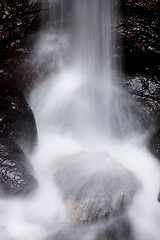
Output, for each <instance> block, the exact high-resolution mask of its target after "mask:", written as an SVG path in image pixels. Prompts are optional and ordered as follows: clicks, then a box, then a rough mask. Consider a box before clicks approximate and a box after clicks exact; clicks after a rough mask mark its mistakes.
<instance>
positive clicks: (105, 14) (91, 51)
mask: <svg viewBox="0 0 160 240" xmlns="http://www.w3.org/2000/svg"><path fill="white" fill-rule="evenodd" d="M53 2H55V3H56V2H57V1H56V0H55V1H53ZM59 4H60V9H59V10H57V11H60V19H61V21H60V22H65V21H66V18H65V15H64V14H63V13H61V11H62V10H63V9H65V8H67V9H69V11H70V17H71V20H70V22H69V23H68V24H67V23H66V22H65V26H63V25H61V24H59V27H57V24H58V23H57V22H58V20H57V19H58V14H57V16H56V18H54V16H55V8H52V9H51V11H50V13H49V14H50V18H51V19H52V15H53V19H54V23H55V22H56V23H55V25H54V26H53V27H51V26H49V27H48V29H47V28H45V30H44V31H42V32H41V34H40V36H39V39H38V40H37V43H36V46H35V56H34V59H33V61H32V64H35V65H36V66H38V67H39V71H40V74H42V76H43V81H42V82H41V84H38V86H37V87H36V88H35V89H34V90H33V91H32V93H31V97H30V104H31V106H32V109H33V111H34V114H35V118H36V122H37V128H38V136H39V140H38V145H37V147H36V150H35V152H34V154H33V155H32V156H31V163H32V165H33V168H34V170H35V178H36V179H37V181H38V184H39V186H38V188H37V189H36V190H35V192H34V193H32V194H31V195H30V196H28V197H26V198H24V197H16V198H11V199H7V200H6V199H5V200H0V212H1V214H0V218H1V221H0V222H1V223H2V224H1V225H0V228H1V231H0V237H1V239H3V240H11V239H12V240H29V239H34V240H52V239H54V240H58V239H59V240H62V239H63V240H75V239H76V240H82V239H83V240H96V239H100V240H101V239H111V240H114V239H116V240H120V239H122V238H123V239H126V240H127V239H128V240H130V239H131V238H130V237H132V239H134V240H150V239H151V238H152V239H154V240H159V238H160V230H159V224H160V207H159V205H158V202H157V200H156V198H157V195H158V191H159V187H160V184H159V183H160V169H159V164H158V162H157V160H156V159H155V158H154V157H153V156H152V155H151V154H150V152H149V150H147V148H146V146H145V141H144V136H143V135H142V134H141V132H139V127H137V126H139V125H140V124H137V123H135V122H136V119H137V116H135V115H134V114H133V112H132V111H131V107H132V104H133V105H134V103H133V102H132V101H130V98H129V97H128V94H126V93H125V91H124V90H122V88H121V87H120V83H119V82H120V81H122V80H123V73H122V72H121V71H120V67H119V66H120V65H121V63H117V49H116V42H117V39H116V37H115V32H114V29H113V28H114V27H115V24H116V7H115V5H114V4H113V2H112V1H108V0H73V1H71V0H70V1H69V2H68V3H67V1H64V2H63V1H62V3H59ZM63 4H64V5H63ZM51 22H52V21H51ZM105 204H108V205H109V207H108V208H106V205H105ZM125 204H127V205H126V207H125V206H124V205H125ZM108 205H107V206H108ZM86 209H87V213H86V211H85V210H86ZM121 209H122V211H121ZM112 211H113V214H111V217H108V215H110V212H111V213H112ZM98 218H100V220H99V219H98ZM126 222H127V223H126ZM123 224H124V227H123ZM126 226H127V227H126ZM128 234H129V237H128V238H127V236H128Z"/></svg>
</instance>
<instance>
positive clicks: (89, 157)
mask: <svg viewBox="0 0 160 240" xmlns="http://www.w3.org/2000/svg"><path fill="white" fill-rule="evenodd" d="M59 162H60V164H58V163H57V169H56V168H55V179H56V182H57V185H58V187H59V188H60V190H61V191H62V194H63V196H64V200H65V202H66V204H67V206H68V214H69V215H70V217H71V218H72V219H73V221H74V222H77V223H85V222H90V223H93V222H96V221H98V220H99V219H104V218H107V217H110V216H116V215H118V214H119V213H122V212H124V211H125V209H126V208H127V206H128V205H129V204H130V203H131V201H132V199H133V196H134V193H135V192H136V190H137V189H138V187H139V186H140V185H139V183H138V181H137V179H136V177H135V176H134V174H133V173H132V172H130V171H128V170H127V169H125V168H124V167H123V166H121V165H120V164H119V163H117V162H116V161H114V160H113V159H112V158H111V157H110V156H109V155H108V154H107V153H105V152H97V153H87V152H81V153H78V154H76V155H74V156H70V157H68V158H65V159H63V160H61V161H59Z"/></svg>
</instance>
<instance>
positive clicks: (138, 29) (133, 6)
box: [121, 0, 160, 74]
mask: <svg viewBox="0 0 160 240" xmlns="http://www.w3.org/2000/svg"><path fill="white" fill-rule="evenodd" d="M159 8H160V3H159V1H156V0H151V1H149V0H148V1H140V0H139V1H138V0H136V1H132V0H125V1H122V18H121V21H122V36H123V42H124V47H125V63H126V64H125V65H126V71H127V72H129V73H131V72H137V73H138V72H143V73H154V74H157V73H158V72H159V62H160V41H159V35H160V27H159V17H160V12H159ZM153 66H154V68H153Z"/></svg>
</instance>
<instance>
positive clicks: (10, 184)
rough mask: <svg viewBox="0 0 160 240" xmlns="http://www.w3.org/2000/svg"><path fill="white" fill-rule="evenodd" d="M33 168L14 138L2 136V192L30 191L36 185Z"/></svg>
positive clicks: (0, 164) (0, 162)
mask: <svg viewBox="0 0 160 240" xmlns="http://www.w3.org/2000/svg"><path fill="white" fill-rule="evenodd" d="M36 184H37V183H36V181H35V179H34V177H33V169H32V167H31V165H30V164H29V161H28V159H27V158H26V156H25V154H24V152H23V151H22V150H21V148H20V147H19V146H18V144H17V143H16V142H15V141H13V140H12V139H8V138H2V137H0V193H1V196H2V195H3V194H5V195H6V194H7V195H15V194H18V193H28V192H30V191H31V190H32V189H34V188H35V186H36Z"/></svg>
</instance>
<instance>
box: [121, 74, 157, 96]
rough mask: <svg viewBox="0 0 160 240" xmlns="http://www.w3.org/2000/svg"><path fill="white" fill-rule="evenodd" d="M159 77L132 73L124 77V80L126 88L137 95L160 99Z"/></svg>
mask: <svg viewBox="0 0 160 240" xmlns="http://www.w3.org/2000/svg"><path fill="white" fill-rule="evenodd" d="M159 80H160V79H159V78H158V77H157V76H155V75H154V76H152V75H144V74H134V75H130V76H127V77H126V80H125V82H124V84H125V86H127V87H128V90H129V91H130V92H131V93H132V94H134V95H138V96H142V97H146V98H150V99H153V100H156V101H159V100H160V81H159Z"/></svg>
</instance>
